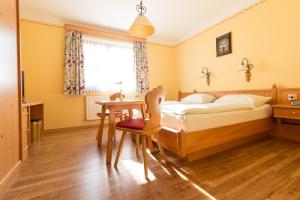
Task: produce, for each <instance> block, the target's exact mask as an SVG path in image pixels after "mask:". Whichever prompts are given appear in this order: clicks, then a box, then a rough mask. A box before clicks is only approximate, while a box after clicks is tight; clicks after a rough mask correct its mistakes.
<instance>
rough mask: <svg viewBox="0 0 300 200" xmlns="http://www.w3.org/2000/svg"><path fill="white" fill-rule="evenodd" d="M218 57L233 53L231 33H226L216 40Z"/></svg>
mask: <svg viewBox="0 0 300 200" xmlns="http://www.w3.org/2000/svg"><path fill="white" fill-rule="evenodd" d="M216 51H217V57H220V56H224V55H227V54H231V53H232V46H231V32H230V33H226V34H224V35H222V36H220V37H217V39H216Z"/></svg>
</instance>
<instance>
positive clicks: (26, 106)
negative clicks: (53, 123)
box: [21, 102, 44, 160]
mask: <svg viewBox="0 0 300 200" xmlns="http://www.w3.org/2000/svg"><path fill="white" fill-rule="evenodd" d="M21 110H22V120H21V124H22V131H21V142H22V151H21V153H22V155H21V158H22V160H26V159H27V157H28V147H29V145H30V143H31V137H30V136H31V134H30V122H31V121H33V120H42V133H43V131H44V104H43V103H42V102H30V103H22V109H21Z"/></svg>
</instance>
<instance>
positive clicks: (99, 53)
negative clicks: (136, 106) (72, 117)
mask: <svg viewBox="0 0 300 200" xmlns="http://www.w3.org/2000/svg"><path fill="white" fill-rule="evenodd" d="M83 53H84V73H85V75H84V76H85V83H86V91H87V92H116V91H119V90H120V85H118V84H117V83H118V82H122V86H121V88H122V91H123V92H125V93H132V92H136V69H135V63H134V43H133V42H120V41H114V40H110V39H106V38H105V39H104V38H99V37H94V36H90V35H83Z"/></svg>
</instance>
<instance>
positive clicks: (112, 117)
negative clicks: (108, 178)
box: [106, 109, 115, 165]
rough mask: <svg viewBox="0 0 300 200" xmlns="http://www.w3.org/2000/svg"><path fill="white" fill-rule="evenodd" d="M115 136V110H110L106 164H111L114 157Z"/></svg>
mask: <svg viewBox="0 0 300 200" xmlns="http://www.w3.org/2000/svg"><path fill="white" fill-rule="evenodd" d="M114 134H115V110H114V109H110V114H109V127H108V140H107V150H106V164H107V165H110V164H111V157H112V145H113V136H114Z"/></svg>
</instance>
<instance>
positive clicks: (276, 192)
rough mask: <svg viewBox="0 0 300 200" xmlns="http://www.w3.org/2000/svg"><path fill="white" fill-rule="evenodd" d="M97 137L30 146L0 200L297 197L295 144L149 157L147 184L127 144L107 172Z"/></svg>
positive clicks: (299, 149)
mask: <svg viewBox="0 0 300 200" xmlns="http://www.w3.org/2000/svg"><path fill="white" fill-rule="evenodd" d="M96 132H97V130H96V129H94V128H89V129H82V130H75V131H64V132H58V133H51V134H47V135H45V136H44V138H43V139H42V141H41V142H39V143H36V144H34V145H32V147H31V148H30V150H29V159H28V160H27V161H25V162H24V163H23V165H22V167H21V173H20V176H19V177H18V179H17V180H16V182H15V183H14V184H13V185H12V187H11V188H10V190H9V191H8V192H7V193H6V194H5V196H4V197H3V200H27V199H28V200H29V199H30V200H32V199H34V200H47V199H55V200H77V199H78V200H94V199H95V200H96V199H116V200H118V199H123V200H124V199H125V200H126V199H130V200H134V199H138V200H140V199H146V200H156V199H159V200H164V199H166V200H172V199H174V200H176V199H199V200H201V199H210V200H213V199H218V200H219V199H226V200H227V199H230V200H232V199H239V200H240V199H243V200H248V199H249V200H260V199H272V200H281V199H283V200H294V199H298V200H299V199H300V145H299V143H292V142H289V141H284V140H279V139H265V140H262V141H259V142H253V143H250V144H247V145H243V146H241V147H237V148H233V149H230V150H227V151H224V152H221V153H218V154H216V155H213V156H210V157H207V158H204V159H201V160H198V161H194V162H190V163H188V162H184V161H183V160H180V159H178V158H176V157H175V156H174V155H172V154H171V153H170V152H166V157H162V156H160V155H158V154H154V155H151V154H150V153H148V161H149V177H150V180H151V181H148V182H147V181H146V180H145V179H144V173H143V165H142V152H140V157H137V156H136V154H135V146H134V144H133V142H132V141H131V140H130V139H129V138H127V140H126V143H125V144H124V149H123V152H122V155H121V158H120V163H119V167H118V171H117V170H115V169H114V168H113V166H106V164H105V154H106V152H105V150H106V145H105V143H106V141H105V139H104V141H103V144H104V145H103V148H102V149H98V148H97V144H96V140H95V137H96ZM117 135H118V137H117V141H116V143H115V146H114V155H115V153H116V148H117V144H118V142H119V138H120V134H119V133H117ZM104 138H105V137H104Z"/></svg>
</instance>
